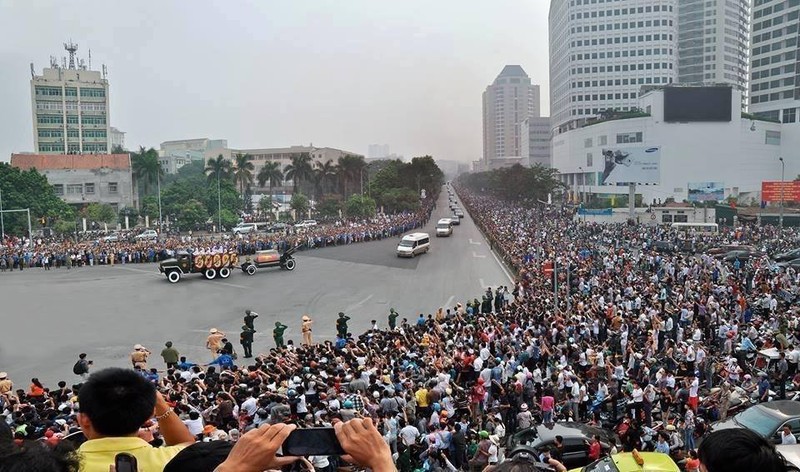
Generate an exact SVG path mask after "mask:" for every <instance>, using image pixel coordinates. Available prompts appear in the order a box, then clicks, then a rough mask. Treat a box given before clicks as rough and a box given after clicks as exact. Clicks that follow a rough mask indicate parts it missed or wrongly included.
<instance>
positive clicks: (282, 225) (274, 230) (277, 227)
mask: <svg viewBox="0 0 800 472" xmlns="http://www.w3.org/2000/svg"><path fill="white" fill-rule="evenodd" d="M288 227H289V225H287V224H286V223H283V222H280V221H279V222H277V223H275V224H274V225H272V226H270V227H269V228H267V231H269V232H270V233H277V232H279V231H286V228H288Z"/></svg>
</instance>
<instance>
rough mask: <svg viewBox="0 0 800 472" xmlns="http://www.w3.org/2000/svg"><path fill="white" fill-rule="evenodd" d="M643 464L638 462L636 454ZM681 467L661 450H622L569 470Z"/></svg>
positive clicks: (663, 471) (630, 471)
mask: <svg viewBox="0 0 800 472" xmlns="http://www.w3.org/2000/svg"><path fill="white" fill-rule="evenodd" d="M634 454H636V455H638V459H639V460H640V461H641V464H642V465H639V463H638V462H637V458H636V456H634ZM680 470H681V469H680V467H678V465H677V464H676V463H675V461H674V460H672V458H671V457H670V456H669V454H662V453H660V452H639V451H636V453H633V452H620V453H619V454H614V455H610V456H606V457H603V458H602V459H598V460H596V461H594V462H592V463H591V464H589V465H587V466H586V467H583V468H581V469H573V470H570V471H569V472H643V471H647V472H680Z"/></svg>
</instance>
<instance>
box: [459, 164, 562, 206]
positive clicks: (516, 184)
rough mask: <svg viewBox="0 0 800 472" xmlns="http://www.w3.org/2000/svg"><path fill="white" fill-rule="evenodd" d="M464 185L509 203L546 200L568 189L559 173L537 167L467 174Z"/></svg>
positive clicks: (463, 178) (519, 167) (508, 168)
mask: <svg viewBox="0 0 800 472" xmlns="http://www.w3.org/2000/svg"><path fill="white" fill-rule="evenodd" d="M459 181H460V182H461V184H462V185H464V186H466V187H469V188H471V189H472V190H475V191H478V192H487V193H491V194H493V195H495V196H498V197H500V198H503V199H506V200H517V201H518V200H542V201H546V200H547V195H548V194H551V193H556V192H559V191H563V189H565V188H566V187H565V185H564V184H563V183H561V181H559V180H558V170H556V169H552V168H547V167H544V166H542V165H540V164H536V165H535V166H533V167H523V166H521V165H519V164H516V165H514V166H512V167H505V168H502V169H495V170H490V171H487V172H476V173H473V174H464V175H462V176H461V177H459Z"/></svg>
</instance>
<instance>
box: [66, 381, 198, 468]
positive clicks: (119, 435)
mask: <svg viewBox="0 0 800 472" xmlns="http://www.w3.org/2000/svg"><path fill="white" fill-rule="evenodd" d="M78 401H79V403H80V413H78V416H77V420H78V424H79V425H80V427H81V430H82V431H83V434H84V435H85V436H86V439H87V441H86V442H85V443H83V444H82V445H81V447H80V449H79V452H80V454H81V456H82V463H81V472H108V470H109V466H110V465H111V464H114V459H115V456H116V455H117V454H118V453H121V452H124V453H128V454H130V455H132V456H134V457H135V458H136V462H137V463H138V466H139V468H140V470H162V469H163V468H164V466H165V465H166V464H167V462H169V461H170V459H172V458H173V457H174V456H175V455H177V454H178V453H179V452H180V451H181V450H182V449H183V448H184V447H186V446H187V445H189V444H191V443H193V442H195V438H194V436H192V434H191V433H190V432H189V430H188V429H187V428H186V425H184V424H183V422H182V421H181V420H180V418H178V416H177V415H176V414H175V413H174V412H173V410H172V409H171V408H170V407H169V405H167V402H166V400H165V399H164V397H163V396H162V395H161V394H160V393H159V392H157V391H156V388H155V386H154V385H153V384H151V383H150V382H148V381H147V380H146V379H145V378H143V377H142V376H141V375H139V374H137V373H136V372H134V371H132V370H129V369H117V368H109V369H103V370H101V371H98V372H95V373H94V374H92V376H91V377H89V380H87V381H86V383H85V384H83V386H82V387H81V390H80V394H79V397H78ZM151 418H155V419H156V420H157V421H158V427H159V430H160V432H161V435H162V436H163V438H164V442H165V443H166V446H165V447H158V448H156V447H152V446H150V444H148V443H147V442H145V441H144V440H142V439H141V438H139V437H138V433H139V428H140V427H141V426H142V425H143V424H144V423H145V422H146V421H147V420H149V419H151Z"/></svg>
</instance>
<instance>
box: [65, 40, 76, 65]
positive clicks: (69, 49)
mask: <svg viewBox="0 0 800 472" xmlns="http://www.w3.org/2000/svg"><path fill="white" fill-rule="evenodd" d="M64 49H66V50H67V52H69V68H70V69H74V68H75V53H76V52H78V45H77V44H75V43H73V42H72V40H71V39H70V40H69V42H68V43H64Z"/></svg>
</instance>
